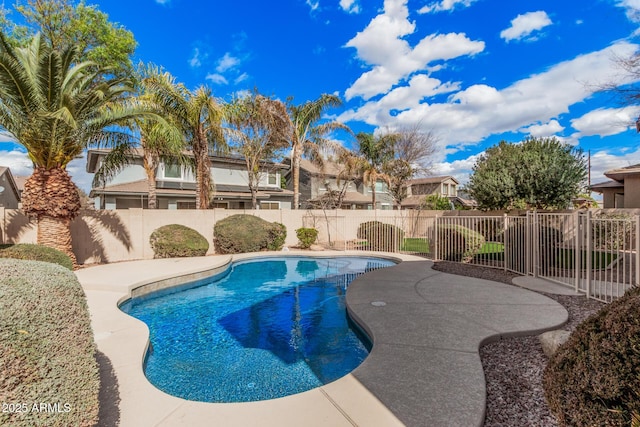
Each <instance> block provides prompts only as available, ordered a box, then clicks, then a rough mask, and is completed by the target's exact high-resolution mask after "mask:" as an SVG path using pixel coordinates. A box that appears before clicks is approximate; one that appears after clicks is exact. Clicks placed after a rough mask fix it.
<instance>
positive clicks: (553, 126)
mask: <svg viewBox="0 0 640 427" xmlns="http://www.w3.org/2000/svg"><path fill="white" fill-rule="evenodd" d="M563 130H564V126H562V125H560V123H558V121H557V120H550V121H549V122H548V123H542V124H533V125H531V126H527V127H524V128H522V129H520V132H523V133H528V134H529V135H531V136H532V137H534V138H545V137H549V136H553V135H555V134H557V133H559V132H562V131H563Z"/></svg>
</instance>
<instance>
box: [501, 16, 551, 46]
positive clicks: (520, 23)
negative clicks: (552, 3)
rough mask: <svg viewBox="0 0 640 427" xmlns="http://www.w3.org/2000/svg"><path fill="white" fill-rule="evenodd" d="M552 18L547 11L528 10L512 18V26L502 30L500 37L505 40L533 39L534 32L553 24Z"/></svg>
mask: <svg viewBox="0 0 640 427" xmlns="http://www.w3.org/2000/svg"><path fill="white" fill-rule="evenodd" d="M551 24H552V22H551V19H549V16H548V15H547V12H545V11H543V10H539V11H537V12H528V13H525V14H523V15H518V16H516V17H515V18H514V19H512V20H511V26H510V27H509V28H507V29H505V30H502V31H501V32H500V37H501V38H503V39H504V40H505V41H507V42H509V41H511V40H521V39H528V40H533V39H535V37H531V35H532V34H533V32H535V31H539V30H541V29H543V28H544V27H547V26H549V25H551Z"/></svg>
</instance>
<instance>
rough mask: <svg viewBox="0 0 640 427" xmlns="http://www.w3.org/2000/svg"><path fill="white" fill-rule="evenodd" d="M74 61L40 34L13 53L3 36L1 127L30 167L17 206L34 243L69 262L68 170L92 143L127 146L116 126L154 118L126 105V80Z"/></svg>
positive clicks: (73, 207) (74, 197) (73, 196)
mask: <svg viewBox="0 0 640 427" xmlns="http://www.w3.org/2000/svg"><path fill="white" fill-rule="evenodd" d="M77 59H78V51H77V49H75V48H71V49H66V50H64V51H62V52H60V51H58V50H53V49H51V48H50V47H49V46H47V45H46V44H45V43H44V41H43V38H42V37H41V36H37V37H34V38H33V40H32V41H31V43H30V44H29V45H28V46H26V47H22V48H16V47H14V46H12V45H11V44H10V43H9V42H8V41H7V38H6V37H5V35H4V34H2V33H0V127H1V128H3V129H4V130H5V131H7V132H8V133H10V134H11V135H12V136H13V137H14V138H15V139H16V141H17V142H18V143H19V144H21V145H22V146H24V147H25V148H26V150H27V153H28V155H29V158H30V159H31V161H32V162H33V165H34V171H33V174H32V175H31V176H30V177H29V179H27V181H26V182H25V185H24V191H23V193H22V207H23V209H24V211H25V212H27V213H28V214H31V215H34V216H35V217H36V218H37V223H38V232H37V239H38V243H40V244H44V245H47V246H51V247H53V248H57V249H60V250H62V251H63V252H65V253H67V254H68V255H69V256H70V257H71V258H72V259H73V260H74V262H75V256H74V254H73V252H72V250H71V232H70V230H69V225H70V222H71V220H72V219H73V218H74V217H75V216H76V215H77V213H78V210H79V209H80V197H79V195H78V190H77V188H76V186H75V184H73V182H72V181H71V177H70V176H69V174H68V173H67V171H66V170H65V169H66V166H67V164H68V163H69V162H70V161H71V160H73V159H74V158H75V157H77V156H78V155H79V154H80V153H82V151H83V150H84V149H85V148H86V147H87V146H88V145H89V144H98V145H102V144H105V145H109V144H111V145H118V144H122V143H124V142H126V141H128V140H129V139H130V138H131V135H130V134H129V133H128V132H126V130H125V129H123V128H122V127H120V126H119V125H120V124H122V123H124V122H126V121H127V120H131V119H133V118H135V117H140V116H142V115H145V114H148V115H152V114H151V113H150V112H149V111H148V110H147V109H146V108H144V106H141V105H139V104H136V103H135V102H133V101H131V100H130V98H129V93H130V90H131V87H130V85H129V84H128V82H127V81H125V80H123V79H119V78H109V77H106V76H105V74H104V70H100V69H99V68H97V67H95V64H93V63H91V62H81V63H77V62H76V61H77Z"/></svg>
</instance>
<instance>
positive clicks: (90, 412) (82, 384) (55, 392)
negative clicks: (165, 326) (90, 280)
mask: <svg viewBox="0 0 640 427" xmlns="http://www.w3.org/2000/svg"><path fill="white" fill-rule="evenodd" d="M95 351H96V348H95V344H94V341H93V333H92V331H91V325H90V319H89V312H88V310H87V304H86V300H85V296H84V293H83V291H82V288H81V287H80V283H78V280H77V279H76V277H75V275H74V274H73V273H72V272H71V271H69V270H68V269H66V268H63V267H60V266H57V265H54V264H48V263H43V262H37V261H20V260H13V259H0V402H1V403H2V404H3V408H2V409H3V410H2V411H0V425H11V426H25V427H26V426H47V427H52V426H53V427H57V426H60V427H67V426H92V425H95V424H96V423H97V421H98V392H99V387H100V379H99V371H98V365H97V362H96V359H95Z"/></svg>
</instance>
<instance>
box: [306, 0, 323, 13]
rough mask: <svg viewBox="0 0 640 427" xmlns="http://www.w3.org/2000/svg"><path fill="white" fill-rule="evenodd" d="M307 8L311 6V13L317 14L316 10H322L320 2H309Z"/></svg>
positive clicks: (308, 0) (309, 0) (311, 0)
mask: <svg viewBox="0 0 640 427" xmlns="http://www.w3.org/2000/svg"><path fill="white" fill-rule="evenodd" d="M307 6H309V9H311V12H315V11H316V10H318V8H320V2H319V1H313V0H307Z"/></svg>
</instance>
